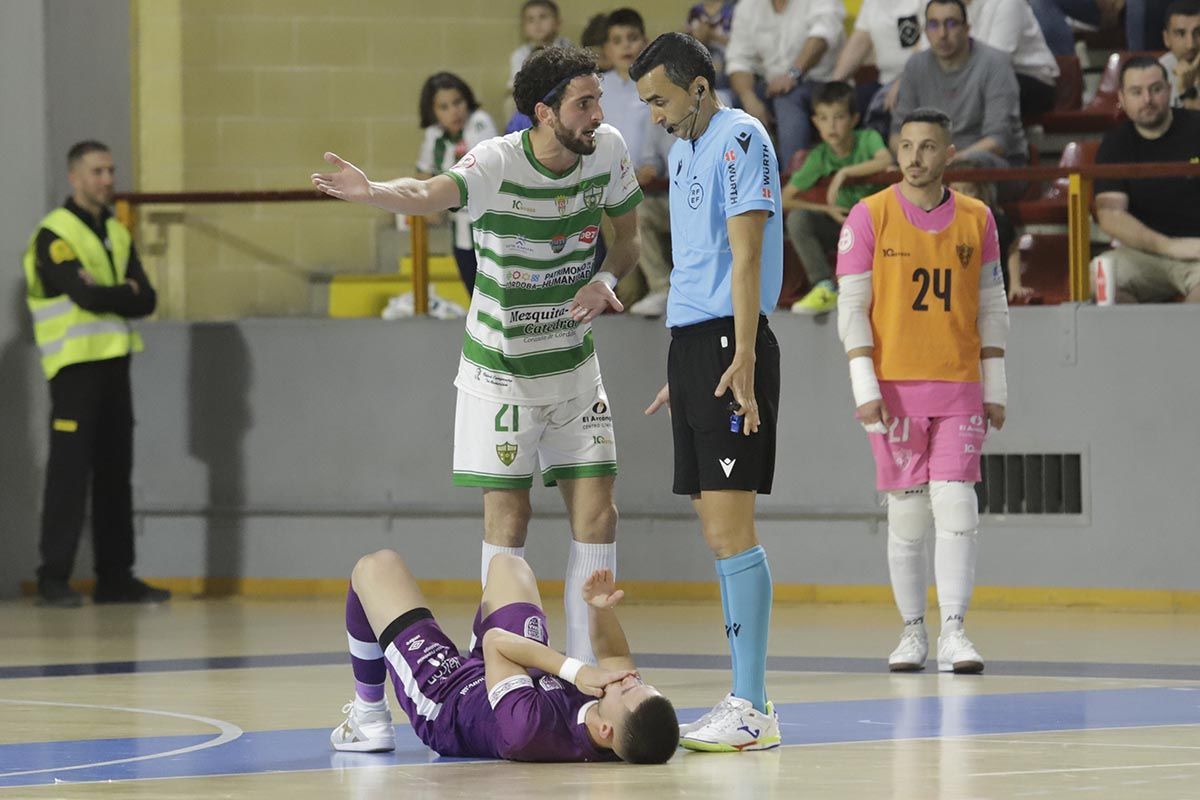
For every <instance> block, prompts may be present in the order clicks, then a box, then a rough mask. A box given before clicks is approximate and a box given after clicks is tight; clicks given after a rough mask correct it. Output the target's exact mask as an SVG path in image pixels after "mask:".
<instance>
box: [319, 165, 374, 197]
mask: <svg viewBox="0 0 1200 800" xmlns="http://www.w3.org/2000/svg"><path fill="white" fill-rule="evenodd" d="M325 160H326V161H328V162H329V163H330V164H333V165H334V166H335V167H337V168H338V171H337V172H314V173H313V175H312V184H313V186H315V187H317V188H318V189H320V190H321V191H322V192H324V193H325V194H327V195H330V196H331V197H337V198H339V199H341V200H348V201H350V202H351V203H368V202H370V200H371V182H370V181H369V180H367V176H366V173H364V172H363V171H362V170H361V169H359V168H358V167H356V166H354V165H353V164H351V163H350V162H349V161H346V160H344V159H342V158H340V157H339V156H337V155H336V154H334V153H326V154H325Z"/></svg>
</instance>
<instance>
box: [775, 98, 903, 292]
mask: <svg viewBox="0 0 1200 800" xmlns="http://www.w3.org/2000/svg"><path fill="white" fill-rule="evenodd" d="M812 121H813V125H815V126H816V128H817V132H818V133H819V134H820V136H821V143H820V144H818V145H817V146H816V147H814V148H813V149H812V151H811V152H810V153H809V154H808V157H807V158H806V159H804V164H803V165H802V166H801V167H800V169H798V170H796V172H795V173H793V174H792V178H791V180H790V181H789V182H788V185H787V187H786V188H784V190H783V207H784V209H785V210H789V209H790V210H791V213H789V214H788V216H787V220H786V225H787V233H788V238H789V239H791V241H792V246H793V247H795V248H796V253H797V255H799V256H800V261H801V263H803V264H804V272H805V274H807V275H808V282H809V283H810V284H811V285H812V288H811V289H810V290H809V291H808V294H806V295H804V297H802V298H800V299H799V300H797V301H796V302H795V303H794V304H793V305H792V311H794V312H796V313H797V314H824V313H827V312H829V311H832V310H833V309H835V308H837V289H835V288H834V284H833V266H832V265H831V264H830V263H829V253H830V252H832V251H833V250H834V249H836V247H837V242H838V235H839V234H840V232H841V229H842V223H843V222H845V221H846V215H847V214H849V213H850V209H851V208H853V207H854V204H855V203H857V202H858V201H859V200H861V199H863V198H864V197H866V196H867V195H869V194H874V193H875V192H877V191H879V190H880V189H882V188H883V187H882V186H871V185H869V184H854V185H852V186H844V185H843V182H844V181H845V180H846V178H853V177H858V176H862V175H873V174H875V173H876V172H880V171H882V170H885V169H887V168H888V167H889V166H891V164H892V154H891V152H890V151H889V150H888V149H887V145H886V144H884V141H883V137H882V136H880V135H879V132H878V131H875V130H871V129H870V128H865V129H859V130H856V129H855V126H856V125H857V124H858V114H857V113H856V112H855V111H854V89H853V88H852V87H851V86H850V84H848V83H843V82H841V81H837V82H833V83H826V84H823V85H822V86H819V87H818V88H817V90H816V91H815V92H814V93H813V118H812ZM830 175H832V176H833V181H832V182H831V183H830V184H829V189H828V191H827V193H826V198H825V202H824V203H814V202H811V201H808V200H803V199H801V197H800V193H801V192H805V191H807V190H809V189H811V188H812V187H813V186H815V185H816V184H817V182H818V181H820V180H821V179H822V178H826V177H829V176H830Z"/></svg>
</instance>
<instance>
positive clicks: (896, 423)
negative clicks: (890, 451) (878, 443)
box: [888, 417, 908, 444]
mask: <svg viewBox="0 0 1200 800" xmlns="http://www.w3.org/2000/svg"><path fill="white" fill-rule="evenodd" d="M888 441H889V442H892V443H893V444H896V443H898V442H907V441H908V417H905V418H904V419H900V418H899V417H892V422H891V424H890V425H888Z"/></svg>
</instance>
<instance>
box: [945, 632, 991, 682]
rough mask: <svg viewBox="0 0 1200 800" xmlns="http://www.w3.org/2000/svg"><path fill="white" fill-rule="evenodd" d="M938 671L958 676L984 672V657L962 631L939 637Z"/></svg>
mask: <svg viewBox="0 0 1200 800" xmlns="http://www.w3.org/2000/svg"><path fill="white" fill-rule="evenodd" d="M938 670H939V671H941V672H953V673H955V674H956V675H976V674H978V673H980V672H983V657H982V656H980V655H979V651H978V650H976V649H975V645H973V644H971V640H970V639H968V638H967V635H966V634H965V633H963V632H962V630H957V631H950V633H947V634H945V635H943V636H939V637H938Z"/></svg>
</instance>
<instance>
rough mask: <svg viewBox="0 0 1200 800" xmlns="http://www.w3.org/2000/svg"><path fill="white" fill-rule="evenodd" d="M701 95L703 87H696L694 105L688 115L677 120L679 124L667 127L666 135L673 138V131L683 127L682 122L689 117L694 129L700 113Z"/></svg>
mask: <svg viewBox="0 0 1200 800" xmlns="http://www.w3.org/2000/svg"><path fill="white" fill-rule="evenodd" d="M703 94H704V87H703V86H697V87H696V103H695V105H693V106H692V108H691V110H690V111H688V113H687V114H685V115H684V116H683V119H681V120H679V122H676V123H675V124H674V125H668V126H667V133H669V134H671V135H672V136H674V135H675V131H677V130H679V129H680V128H681V127H682V126H683V120H685V119H688V118H689V117H690V118H691V119H692V127H693V128H694V127H695V126H696V115H697V114H699V113H700V97H701V96H702V95H703Z"/></svg>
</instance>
